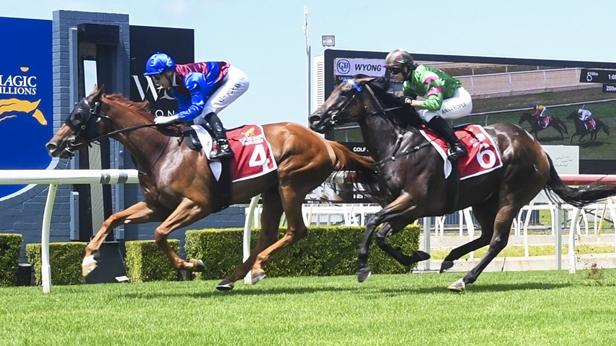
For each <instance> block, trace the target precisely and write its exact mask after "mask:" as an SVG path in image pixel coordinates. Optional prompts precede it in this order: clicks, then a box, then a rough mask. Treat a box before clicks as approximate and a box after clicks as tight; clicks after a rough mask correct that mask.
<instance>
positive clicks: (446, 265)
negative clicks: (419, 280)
mask: <svg viewBox="0 0 616 346" xmlns="http://www.w3.org/2000/svg"><path fill="white" fill-rule="evenodd" d="M451 267H453V261H443V263H441V269H440V270H439V273H442V272H444V271H445V270H447V269H449V268H451Z"/></svg>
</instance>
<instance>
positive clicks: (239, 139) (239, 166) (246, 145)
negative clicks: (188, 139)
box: [192, 125, 278, 182]
mask: <svg viewBox="0 0 616 346" xmlns="http://www.w3.org/2000/svg"><path fill="white" fill-rule="evenodd" d="M192 128H193V129H194V130H195V132H196V133H197V137H199V141H201V145H202V146H203V150H204V151H205V155H206V156H207V158H208V160H209V162H210V169H211V170H212V173H213V174H214V177H215V178H216V180H219V179H220V174H221V171H222V164H221V162H220V161H219V160H212V159H210V153H211V151H212V146H213V144H214V143H213V140H212V136H211V135H210V134H209V132H207V131H206V130H205V129H204V128H203V127H202V126H200V125H192ZM227 138H228V139H229V146H230V147H231V151H233V158H232V162H231V180H232V181H233V182H236V181H241V180H248V179H252V178H256V177H259V176H262V175H264V174H267V173H269V172H271V171H273V170H276V169H277V168H278V165H277V163H276V160H275V159H274V154H273V151H272V147H271V146H270V143H269V142H268V141H267V139H266V138H265V135H264V134H263V128H262V127H261V126H260V125H244V126H242V127H238V128H235V129H232V130H229V131H227Z"/></svg>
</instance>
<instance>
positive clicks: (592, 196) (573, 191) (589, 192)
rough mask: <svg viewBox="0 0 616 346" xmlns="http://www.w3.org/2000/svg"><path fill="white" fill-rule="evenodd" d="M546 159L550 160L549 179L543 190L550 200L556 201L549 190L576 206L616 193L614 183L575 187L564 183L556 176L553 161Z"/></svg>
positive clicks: (579, 206)
mask: <svg viewBox="0 0 616 346" xmlns="http://www.w3.org/2000/svg"><path fill="white" fill-rule="evenodd" d="M548 160H549V161H550V180H548V183H547V185H546V187H545V190H546V193H547V195H548V197H549V198H550V200H552V202H555V203H556V199H555V198H554V196H553V195H552V194H551V192H554V193H556V194H557V195H558V197H560V198H561V199H562V200H563V201H565V202H567V203H568V204H571V205H573V206H575V207H578V208H581V207H583V206H585V205H587V204H589V203H593V202H596V201H598V200H600V199H603V198H606V197H610V196H613V195H616V184H598V183H597V184H592V185H583V186H578V187H577V188H574V187H569V186H567V185H565V184H564V183H563V181H562V180H561V179H560V177H559V176H558V173H557V172H556V169H555V168H554V163H553V162H552V159H551V158H550V157H549V156H548Z"/></svg>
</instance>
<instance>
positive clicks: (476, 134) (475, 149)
mask: <svg viewBox="0 0 616 346" xmlns="http://www.w3.org/2000/svg"><path fill="white" fill-rule="evenodd" d="M420 132H421V134H422V135H423V136H424V137H425V138H426V139H427V140H428V141H429V142H430V143H432V145H433V146H434V147H435V148H436V151H438V153H439V154H440V155H441V157H442V158H443V160H447V150H448V145H447V142H445V140H444V139H442V138H440V137H438V136H437V135H436V133H434V132H433V131H432V130H430V129H428V128H424V129H421V130H420ZM455 134H456V137H458V138H459V139H460V140H461V141H462V143H463V144H464V146H465V147H466V150H467V151H468V155H467V156H464V157H461V158H460V159H458V161H457V162H456V170H457V172H458V176H459V179H460V180H464V179H468V178H471V177H475V176H478V175H481V174H485V173H488V172H491V171H493V170H495V169H498V168H500V167H502V166H503V161H502V159H501V156H500V152H499V151H498V149H497V148H496V144H495V143H494V141H493V140H492V137H490V136H489V135H488V133H487V132H486V130H485V129H484V128H483V127H481V126H479V125H472V124H471V125H466V126H464V127H460V128H457V129H455Z"/></svg>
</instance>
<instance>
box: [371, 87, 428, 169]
mask: <svg viewBox="0 0 616 346" xmlns="http://www.w3.org/2000/svg"><path fill="white" fill-rule="evenodd" d="M366 89H367V90H368V92H369V93H370V98H371V100H372V102H373V103H376V106H377V110H376V111H374V112H371V113H369V115H370V116H375V115H381V114H382V115H383V116H385V117H387V113H389V112H392V111H395V110H398V109H402V108H403V106H396V107H390V108H385V107H383V105H382V104H381V102H380V101H379V99H378V97H376V95H375V94H374V91H373V90H372V88H371V87H370V85H369V84H366ZM403 139H404V134H400V133H399V134H398V138H396V143H395V144H394V150H393V151H392V153H391V156H389V157H387V158H384V159H382V160H379V161H377V162H376V165H377V166H378V167H379V168H380V167H382V166H384V165H385V164H387V163H389V162H390V161H391V162H394V161H396V159H398V158H400V157H403V156H407V155H410V154H412V153H414V152H416V151H419V150H421V149H423V148H426V147H428V146H430V142H429V141H428V142H424V143H422V144H420V145H415V146H413V147H411V148H407V149H406V150H403V151H401V152H398V150H400V146H401V145H402V140H403Z"/></svg>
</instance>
